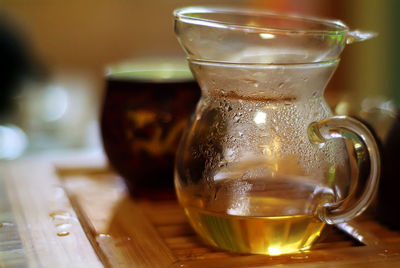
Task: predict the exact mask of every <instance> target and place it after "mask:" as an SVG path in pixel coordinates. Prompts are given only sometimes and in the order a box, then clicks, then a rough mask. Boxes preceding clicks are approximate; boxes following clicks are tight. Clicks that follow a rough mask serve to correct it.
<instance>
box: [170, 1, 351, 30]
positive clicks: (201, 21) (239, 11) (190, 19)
mask: <svg viewBox="0 0 400 268" xmlns="http://www.w3.org/2000/svg"><path fill="white" fill-rule="evenodd" d="M190 13H199V14H200V13H204V14H207V13H208V14H212V13H225V14H236V15H252V16H254V15H259V16H266V17H275V18H282V19H295V20H303V21H309V22H314V23H320V24H321V25H325V26H328V27H329V28H332V29H290V28H273V27H264V26H254V25H248V24H245V23H242V24H240V23H233V22H227V21H223V20H213V19H206V18H198V17H194V16H190V15H188V14H190ZM173 14H174V17H175V20H177V21H182V22H184V23H189V24H194V25H203V26H207V27H212V28H228V29H231V30H241V31H252V32H254V31H260V32H265V33H279V34H284V33H286V34H290V35H344V34H345V33H346V32H348V31H349V28H348V26H347V25H346V24H344V23H343V22H342V21H340V20H332V19H325V18H318V17H313V16H306V15H298V14H290V13H281V12H273V11H267V10H256V9H252V8H239V7H213V6H188V7H182V8H178V9H175V10H174V12H173Z"/></svg>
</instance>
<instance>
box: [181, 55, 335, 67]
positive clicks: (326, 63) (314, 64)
mask: <svg viewBox="0 0 400 268" xmlns="http://www.w3.org/2000/svg"><path fill="white" fill-rule="evenodd" d="M186 59H187V61H188V62H189V63H194V64H198V65H208V66H218V67H232V68H235V67H236V68H240V67H246V68H257V69H274V68H282V67H292V68H304V67H323V66H329V65H335V64H338V63H339V62H340V58H336V59H331V60H324V61H313V62H294V63H263V62H231V61H213V60H202V59H194V58H190V57H187V58H186Z"/></svg>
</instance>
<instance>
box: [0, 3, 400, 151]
mask: <svg viewBox="0 0 400 268" xmlns="http://www.w3.org/2000/svg"><path fill="white" fill-rule="evenodd" d="M205 4H212V5H228V4H229V5H238V6H248V7H251V8H256V9H267V10H272V11H280V12H288V13H297V14H302V15H312V16H318V17H327V18H333V19H340V20H342V21H344V22H345V23H346V24H347V25H348V26H349V27H350V28H351V29H362V30H370V31H375V32H378V33H379V36H378V37H377V38H375V39H372V40H369V41H367V42H364V43H356V44H352V45H350V46H348V47H347V48H346V49H345V51H344V53H343V54H342V60H341V63H340V65H339V68H338V70H337V72H336V73H335V75H334V77H333V79H332V81H331V82H330V83H329V86H328V88H327V91H326V97H327V100H328V102H329V104H330V105H331V107H332V108H333V109H334V110H335V111H336V113H338V114H351V115H354V116H357V117H359V118H361V119H363V120H364V121H366V122H367V123H369V124H370V125H372V126H373V127H374V128H375V129H377V130H378V131H377V134H378V136H379V137H380V138H382V140H383V139H385V137H386V135H387V133H388V130H389V128H390V126H391V125H392V123H393V120H394V118H395V116H396V111H397V107H398V106H399V105H400V90H399V89H398V88H399V87H400V86H399V85H400V76H399V74H398V73H399V70H400V52H399V49H398V47H400V33H399V31H398V25H399V21H398V18H397V17H398V14H399V11H400V2H399V1H397V0H381V1H376V0H352V1H345V0H325V1H320V0H263V1H261V0H243V1H239V0H236V1H234V0H230V1H222V0H220V1H215V0H213V1H211V0H210V1H193V0H190V1H189V0H186V1H183V0H147V1H139V0H131V1H127V0H80V1H76V0H72V1H71V0H69V1H66V0H35V1H31V0H0V70H1V72H0V83H1V90H0V94H1V95H0V159H15V158H18V157H20V156H21V155H24V154H32V153H37V152H43V151H48V150H60V149H93V148H94V149H96V148H101V142H100V141H99V134H98V131H99V130H98V117H99V111H100V109H101V103H102V97H103V93H104V85H105V83H104V82H105V80H104V70H105V66H107V65H109V64H113V63H116V62H120V61H126V60H129V59H136V58H145V57H171V56H173V57H179V58H182V60H183V59H184V54H183V51H182V49H181V48H180V46H179V45H178V43H177V41H176V38H175V36H174V33H173V17H172V11H173V9H175V8H177V7H182V6H187V5H205Z"/></svg>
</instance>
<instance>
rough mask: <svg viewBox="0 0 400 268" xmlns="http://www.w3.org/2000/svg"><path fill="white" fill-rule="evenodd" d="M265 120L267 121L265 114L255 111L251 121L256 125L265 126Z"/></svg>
mask: <svg viewBox="0 0 400 268" xmlns="http://www.w3.org/2000/svg"><path fill="white" fill-rule="evenodd" d="M266 119H267V114H266V113H264V112H261V111H257V112H256V115H255V116H254V119H253V120H254V122H255V123H256V124H257V125H260V124H265V122H266Z"/></svg>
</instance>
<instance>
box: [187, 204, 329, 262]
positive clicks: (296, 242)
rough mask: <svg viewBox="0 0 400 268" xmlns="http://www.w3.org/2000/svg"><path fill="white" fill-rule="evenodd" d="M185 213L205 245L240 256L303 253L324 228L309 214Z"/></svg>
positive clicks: (194, 211)
mask: <svg viewBox="0 0 400 268" xmlns="http://www.w3.org/2000/svg"><path fill="white" fill-rule="evenodd" d="M185 212H186V214H187V216H188V217H189V220H190V223H191V225H192V226H193V228H194V229H195V230H196V232H197V233H198V234H199V235H200V236H201V237H202V238H203V240H205V241H206V242H207V243H208V244H210V245H212V246H215V247H218V248H221V249H225V250H229V251H234V252H240V253H253V254H266V255H281V254H288V253H296V252H300V251H305V250H308V249H309V248H310V247H311V246H312V245H313V244H314V243H315V242H316V241H317V240H318V238H319V237H320V235H321V233H322V231H323V229H324V227H325V225H326V224H325V223H324V222H321V221H320V220H319V219H317V218H316V217H314V216H311V215H290V216H274V217H249V216H233V215H226V214H225V215H224V214H217V213H209V212H205V211H202V210H199V209H194V208H188V207H186V208H185Z"/></svg>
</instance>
